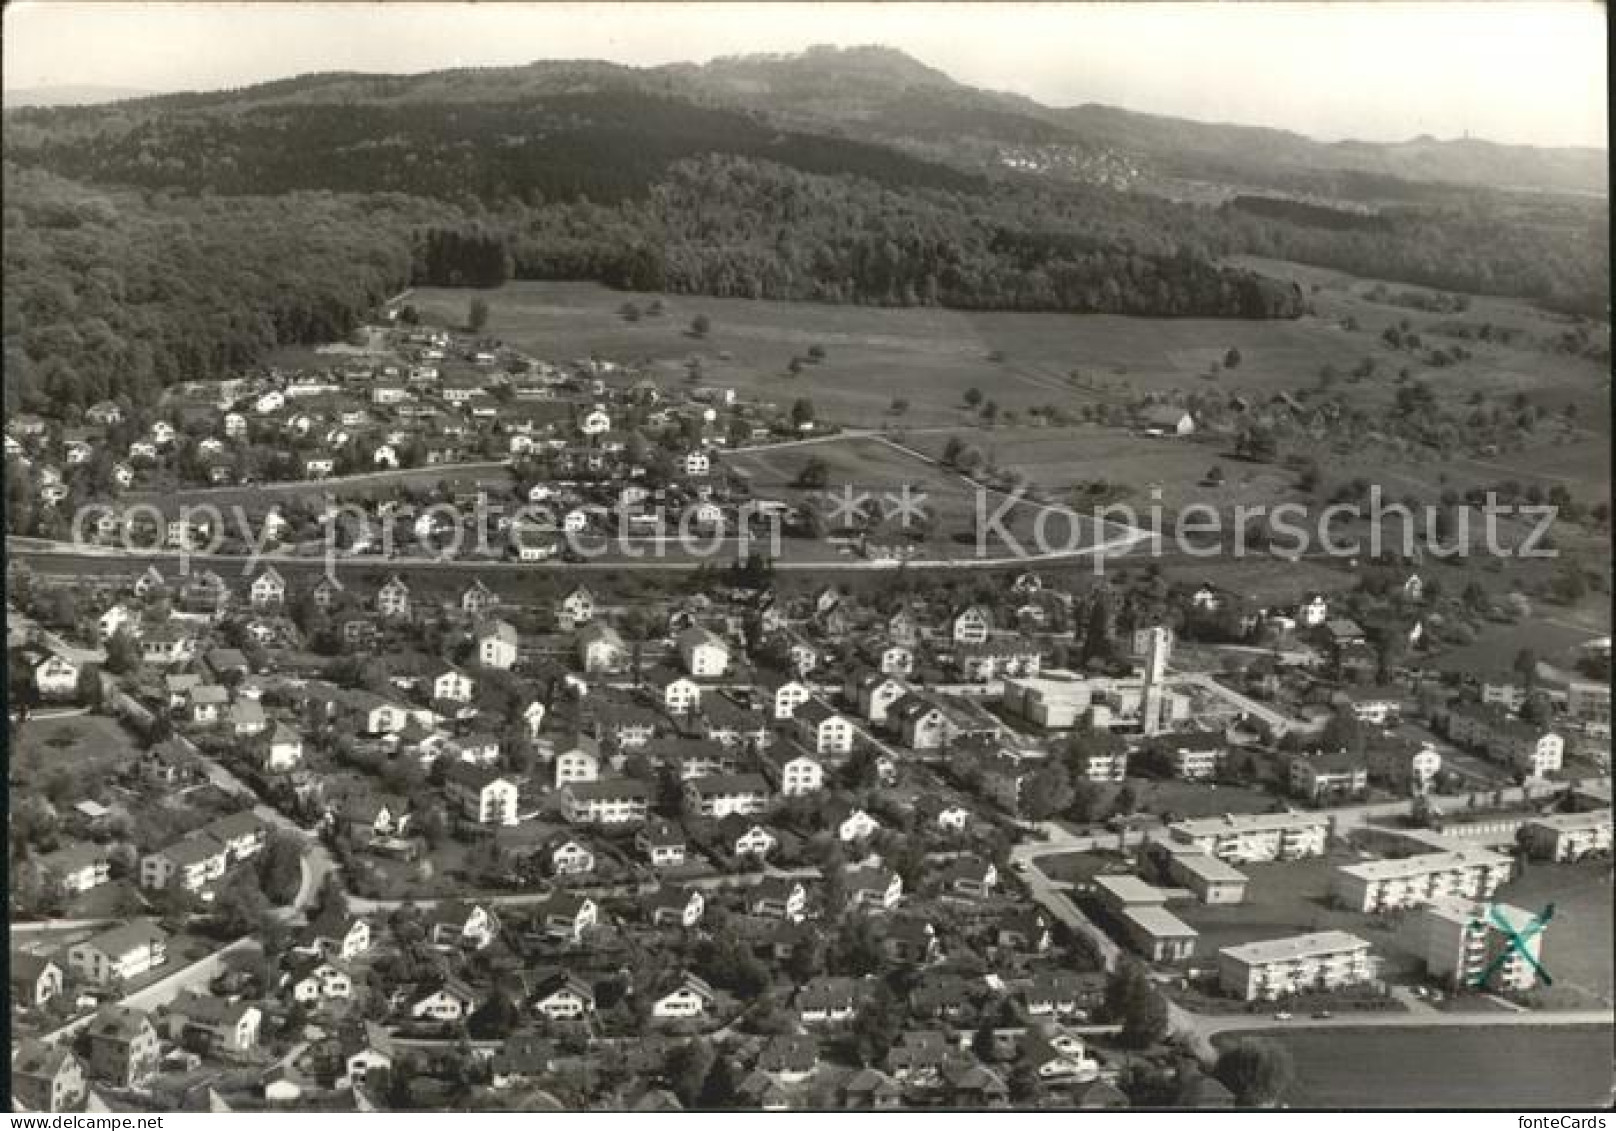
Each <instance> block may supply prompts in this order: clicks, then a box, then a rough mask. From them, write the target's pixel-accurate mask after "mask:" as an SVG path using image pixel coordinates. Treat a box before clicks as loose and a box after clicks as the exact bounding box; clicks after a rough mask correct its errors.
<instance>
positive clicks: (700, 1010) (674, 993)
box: [651, 973, 718, 1019]
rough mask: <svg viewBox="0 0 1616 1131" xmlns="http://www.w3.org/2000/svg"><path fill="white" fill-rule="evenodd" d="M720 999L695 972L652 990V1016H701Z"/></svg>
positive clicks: (677, 1017) (676, 1017) (678, 1017)
mask: <svg viewBox="0 0 1616 1131" xmlns="http://www.w3.org/2000/svg"><path fill="white" fill-rule="evenodd" d="M717 1000H718V998H717V995H715V994H714V993H713V989H712V987H711V986H709V985H708V984H707V983H706V982H704V981H702V980H701V979H700V978H698V977H696V975H694V974H688V973H687V974H683V975H681V976H680V977H679V978H677V979H676V980H675V981H673V982H671V983H669V984H667V985H666V986H664V987H661V988H659V989H655V990H653V991H652V996H651V1016H652V1017H656V1018H663V1019H680V1018H691V1017H701V1016H703V1015H704V1014H706V1013H707V1011H708V1010H710V1009H712V1007H713V1004H714V1003H715V1002H716V1001H717Z"/></svg>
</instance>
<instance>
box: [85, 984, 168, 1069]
mask: <svg viewBox="0 0 1616 1131" xmlns="http://www.w3.org/2000/svg"><path fill="white" fill-rule="evenodd" d="M85 1033H86V1039H87V1040H88V1041H89V1044H90V1075H91V1076H92V1077H93V1078H94V1079H96V1080H104V1081H106V1082H107V1083H108V1084H111V1085H112V1086H113V1087H115V1088H134V1087H138V1086H139V1085H141V1084H142V1083H144V1082H145V1081H146V1080H148V1079H150V1078H151V1077H152V1076H153V1075H155V1074H156V1072H157V1069H158V1067H159V1064H160V1063H161V1062H160V1058H161V1056H162V1050H161V1048H160V1046H159V1044H158V1040H157V1030H156V1029H155V1028H154V1027H153V1026H152V1023H151V1019H150V1018H149V1017H147V1016H146V1015H145V1014H144V1013H142V1012H140V1011H139V1010H136V1009H129V1008H127V1007H124V1006H117V1005H115V1006H108V1007H107V1008H105V1009H103V1010H102V1011H101V1012H100V1013H97V1014H96V1015H95V1019H94V1020H92V1021H91V1022H90V1024H89V1027H88V1028H87V1029H86V1030H85Z"/></svg>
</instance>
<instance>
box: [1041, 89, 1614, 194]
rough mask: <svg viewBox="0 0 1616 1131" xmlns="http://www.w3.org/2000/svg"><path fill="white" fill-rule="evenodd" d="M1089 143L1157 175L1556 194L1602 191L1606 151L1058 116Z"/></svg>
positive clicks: (1135, 117) (1105, 115) (1082, 113)
mask: <svg viewBox="0 0 1616 1131" xmlns="http://www.w3.org/2000/svg"><path fill="white" fill-rule="evenodd" d="M1057 116H1058V117H1059V118H1060V120H1061V121H1062V122H1063V123H1064V124H1065V125H1067V126H1068V127H1069V128H1070V129H1071V130H1072V131H1073V132H1075V133H1076V134H1078V135H1080V136H1082V137H1084V138H1086V139H1088V140H1089V141H1090V143H1092V144H1100V145H1114V146H1120V147H1123V148H1127V149H1130V150H1132V151H1135V152H1137V153H1139V154H1140V155H1141V156H1144V157H1146V158H1148V159H1149V160H1150V161H1151V162H1153V163H1154V164H1155V165H1156V166H1157V167H1159V168H1160V169H1161V170H1162V171H1164V172H1169V173H1176V174H1180V175H1186V176H1202V177H1209V178H1212V179H1216V178H1218V177H1233V178H1247V179H1253V180H1259V181H1260V180H1262V179H1264V178H1269V179H1272V178H1279V179H1281V180H1283V179H1285V178H1287V177H1289V176H1294V175H1296V174H1318V173H1351V174H1358V175H1360V176H1365V177H1385V178H1395V179H1397V180H1404V181H1414V182H1439V183H1448V184H1456V185H1475V186H1484V187H1488V188H1497V189H1536V190H1551V191H1556V192H1598V193H1603V192H1605V191H1606V184H1607V168H1608V167H1607V158H1606V154H1605V151H1604V150H1601V149H1589V148H1569V147H1568V148H1555V149H1551V148H1539V147H1536V146H1529V145H1500V144H1497V143H1495V142H1490V141H1482V140H1479V139H1470V138H1467V139H1463V140H1456V141H1442V140H1438V139H1436V138H1432V137H1419V138H1415V139H1413V140H1411V141H1404V142H1368V141H1340V142H1322V141H1315V140H1313V139H1312V138H1308V137H1304V136H1302V135H1301V134H1298V133H1292V132H1290V131H1288V130H1276V129H1267V128H1264V127H1260V126H1234V125H1220V124H1214V123H1207V122H1195V121H1190V120H1188V119H1185V118H1169V117H1163V116H1160V115H1154V114H1139V113H1135V112H1134V111H1131V110H1119V109H1117V108H1116V107H1113V106H1099V105H1086V106H1078V107H1075V108H1073V109H1070V110H1063V111H1060V112H1059V114H1058V115H1057Z"/></svg>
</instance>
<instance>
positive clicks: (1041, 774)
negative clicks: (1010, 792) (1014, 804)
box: [1021, 758, 1073, 821]
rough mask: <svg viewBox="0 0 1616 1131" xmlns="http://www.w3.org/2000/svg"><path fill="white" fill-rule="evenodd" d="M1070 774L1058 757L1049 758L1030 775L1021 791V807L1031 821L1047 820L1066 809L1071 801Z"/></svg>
mask: <svg viewBox="0 0 1616 1131" xmlns="http://www.w3.org/2000/svg"><path fill="white" fill-rule="evenodd" d="M1072 796H1073V793H1072V776H1071V774H1069V773H1068V772H1067V770H1066V766H1065V765H1064V764H1063V763H1062V762H1060V761H1059V760H1058V759H1055V758H1051V759H1049V760H1048V761H1046V762H1045V763H1044V765H1043V767H1042V768H1040V769H1039V770H1038V772H1037V773H1035V774H1033V775H1032V777H1030V778H1028V779H1027V784H1026V789H1024V790H1023V791H1022V802H1021V809H1022V813H1023V815H1024V816H1026V817H1027V818H1028V819H1029V820H1033V821H1047V820H1048V819H1049V818H1051V817H1053V816H1055V815H1057V814H1059V813H1064V812H1065V811H1066V807H1067V806H1068V805H1070V804H1071V803H1072Z"/></svg>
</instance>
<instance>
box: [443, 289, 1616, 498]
mask: <svg viewBox="0 0 1616 1131" xmlns="http://www.w3.org/2000/svg"><path fill="white" fill-rule="evenodd" d="M1250 265H1252V266H1256V267H1257V268H1258V269H1260V270H1262V271H1264V272H1265V273H1268V274H1270V275H1274V276H1277V277H1282V278H1293V279H1296V280H1297V281H1299V282H1301V283H1302V285H1303V286H1304V287H1305V288H1308V289H1309V290H1311V288H1312V287H1313V286H1314V284H1317V285H1318V287H1319V289H1318V290H1317V291H1316V292H1313V293H1312V295H1311V298H1312V302H1313V304H1314V307H1315V309H1316V314H1315V315H1312V316H1308V317H1304V318H1301V319H1297V320H1295V321H1289V322H1242V321H1232V320H1228V321H1225V320H1208V319H1135V318H1122V317H1115V316H1110V315H1063V314H1033V313H1011V312H970V311H949V310H931V309H907V310H905V309H879V308H869V307H847V306H827V305H818V304H812V303H768V302H751V301H747V300H741V299H711V298H698V297H689V296H660V297H661V301H662V302H663V305H664V308H665V311H666V312H665V313H664V314H663V315H662V316H660V317H656V318H650V317H645V318H641V319H640V320H639V321H638V322H632V323H631V322H628V321H626V320H625V319H624V318H623V317H622V316H621V315H620V314H619V313H618V311H619V309H620V308H621V306H622V305H623V304H624V303H625V302H629V301H633V302H636V303H637V304H638V305H639V306H640V307H641V308H642V309H644V308H645V307H647V306H648V305H649V304H650V302H651V301H652V299H653V298H656V297H658V296H651V295H631V294H626V293H622V292H617V291H612V290H609V289H607V288H604V287H600V286H595V285H592V284H584V283H539V282H520V283H511V284H507V285H506V286H505V287H503V288H501V289H500V290H498V291H496V292H493V293H491V294H489V295H487V296H486V297H487V298H488V301H489V305H490V308H491V315H490V321H489V331H490V332H491V333H493V334H495V335H498V336H500V337H502V338H503V339H504V340H506V341H508V342H511V343H512V344H515V345H517V346H519V347H521V348H525V349H528V350H530V351H532V352H534V353H536V354H538V355H540V356H544V357H551V358H557V359H562V360H566V359H570V358H583V357H588V356H589V355H590V354H592V353H598V354H600V355H601V356H604V357H609V358H616V359H620V360H624V361H645V362H647V363H649V364H650V365H651V366H652V367H653V368H656V369H659V370H661V371H662V372H663V373H664V374H665V375H666V376H667V377H668V378H670V379H673V380H677V379H679V378H680V377H682V376H683V373H684V366H685V363H686V362H687V361H688V360H689V359H691V358H699V359H700V361H701V363H702V366H703V373H704V380H706V381H707V382H708V383H712V384H720V385H727V386H731V387H733V388H735V389H736V390H737V391H738V392H740V393H742V394H743V395H748V396H755V397H759V398H762V399H764V400H769V401H774V402H777V403H780V404H789V403H790V402H791V401H793V400H795V399H796V398H797V397H799V396H807V397H810V398H812V399H813V400H814V402H815V404H816V405H817V406H818V407H819V409H820V411H821V413H823V414H824V415H826V416H827V417H830V418H832V419H837V420H841V421H843V422H845V423H849V424H859V425H865V426H868V425H872V424H875V423H877V422H879V421H880V420H882V419H884V418H885V419H893V420H898V421H901V422H902V423H905V424H908V425H911V426H924V425H945V424H955V423H965V422H968V421H969V420H971V419H973V418H974V414H972V413H970V412H968V411H967V410H966V409H965V407H964V403H963V397H964V394H965V392H966V390H968V389H971V388H976V389H980V390H981V391H982V392H983V393H984V395H985V396H986V397H987V398H988V399H992V400H994V401H996V402H997V403H998V405H999V407H1000V409H1001V410H1009V411H1012V412H1025V411H1026V410H1027V409H1031V408H1037V407H1041V406H1045V405H1051V404H1053V405H1059V406H1062V407H1064V408H1066V409H1072V408H1076V407H1080V406H1081V405H1083V404H1085V403H1095V402H1119V401H1126V400H1128V399H1130V398H1132V397H1135V396H1137V395H1139V394H1142V393H1146V392H1155V393H1172V392H1180V393H1185V394H1189V393H1193V392H1196V391H1197V390H1202V389H1207V388H1212V387H1215V388H1218V389H1221V390H1224V391H1227V392H1229V393H1232V394H1239V395H1242V396H1245V397H1247V398H1248V399H1257V400H1261V399H1265V398H1266V397H1268V396H1271V395H1272V394H1273V393H1276V392H1279V391H1294V390H1296V389H1297V388H1298V387H1304V386H1308V385H1311V384H1312V383H1313V382H1314V381H1315V379H1316V378H1317V376H1318V373H1319V371H1320V369H1321V368H1322V367H1323V366H1324V365H1327V364H1328V365H1333V366H1334V367H1335V368H1336V369H1338V370H1340V371H1342V372H1346V371H1347V370H1350V369H1351V368H1352V367H1353V366H1355V365H1356V364H1357V363H1358V362H1359V361H1361V360H1362V359H1363V358H1365V357H1373V358H1375V359H1376V360H1377V362H1378V363H1379V367H1380V371H1381V373H1382V374H1383V375H1384V376H1382V377H1379V378H1370V379H1367V380H1364V381H1361V382H1356V383H1346V382H1343V383H1342V384H1340V385H1338V386H1337V389H1338V391H1340V392H1341V393H1342V394H1343V395H1345V396H1347V398H1348V400H1349V402H1350V403H1352V404H1354V405H1356V406H1360V407H1362V408H1364V409H1365V410H1366V411H1369V412H1371V413H1374V412H1379V411H1385V410H1386V409H1389V408H1390V406H1391V405H1392V402H1393V398H1394V396H1395V381H1394V380H1393V378H1394V377H1395V374H1396V371H1397V370H1398V369H1399V368H1402V367H1405V366H1406V367H1409V368H1411V369H1413V370H1414V371H1415V373H1416V375H1417V376H1418V377H1419V378H1420V379H1421V380H1423V381H1426V382H1428V383H1429V384H1430V385H1431V387H1432V388H1433V390H1434V391H1435V392H1436V393H1437V395H1438V397H1439V398H1442V399H1443V400H1445V401H1451V402H1452V403H1454V404H1457V405H1462V404H1465V403H1467V401H1468V399H1469V398H1470V396H1471V395H1472V394H1473V393H1476V392H1480V393H1481V394H1482V395H1483V396H1484V397H1488V398H1504V397H1513V396H1514V394H1515V393H1516V392H1517V391H1524V392H1526V393H1527V394H1528V395H1529V396H1530V397H1531V398H1532V399H1533V401H1534V403H1542V404H1543V405H1545V406H1546V407H1548V408H1549V409H1551V410H1553V411H1558V410H1559V409H1561V408H1563V407H1565V406H1568V405H1569V406H1571V408H1572V410H1573V412H1574V413H1575V414H1576V427H1575V429H1574V430H1573V433H1572V434H1571V435H1565V436H1562V435H1555V436H1552V437H1551V436H1548V435H1544V436H1542V437H1540V438H1539V439H1538V440H1536V441H1534V443H1533V445H1532V446H1530V447H1528V448H1526V449H1524V450H1522V451H1519V452H1506V453H1502V454H1500V455H1499V456H1497V457H1495V458H1491V459H1489V460H1487V461H1484V462H1482V463H1479V464H1475V465H1474V466H1465V462H1466V461H1458V462H1457V463H1456V465H1455V466H1454V467H1452V468H1448V469H1447V470H1448V472H1449V474H1450V475H1452V477H1453V478H1454V479H1455V480H1456V481H1464V480H1465V479H1467V478H1468V477H1469V476H1470V475H1474V477H1475V478H1476V480H1477V481H1487V480H1491V479H1496V478H1499V477H1500V476H1514V477H1516V478H1520V479H1522V480H1525V481H1532V480H1537V481H1540V482H1544V483H1549V482H1553V481H1555V479H1556V478H1559V477H1563V478H1566V479H1569V480H1572V481H1574V482H1575V483H1578V484H1580V485H1582V486H1583V487H1585V488H1586V489H1587V490H1589V491H1592V492H1596V493H1599V494H1602V495H1605V496H1606V497H1608V494H1609V485H1608V484H1607V483H1605V482H1604V478H1605V469H1606V468H1607V467H1608V460H1609V425H1608V420H1609V388H1608V381H1607V379H1606V373H1605V369H1604V367H1602V366H1601V365H1599V364H1597V363H1595V362H1593V361H1589V360H1586V359H1582V358H1577V357H1573V356H1569V355H1565V354H1561V353H1558V352H1555V351H1554V350H1553V349H1552V348H1549V346H1548V345H1547V344H1545V343H1548V342H1550V341H1552V339H1553V338H1555V337H1557V336H1558V335H1559V334H1560V333H1562V332H1563V331H1564V330H1565V329H1566V325H1567V324H1566V323H1565V322H1564V321H1563V320H1561V319H1559V318H1557V317H1555V316H1552V315H1548V314H1546V313H1544V312H1541V311H1538V310H1535V309H1534V308H1532V307H1530V306H1528V305H1526V304H1524V303H1520V302H1514V301H1510V300H1504V299H1490V298H1476V299H1474V300H1473V301H1472V303H1471V306H1470V309H1469V310H1468V311H1467V312H1465V313H1462V314H1442V315H1438V314H1426V313H1423V312H1421V311H1415V310H1409V309H1405V308H1402V307H1397V306H1391V305H1388V304H1385V303H1381V302H1374V301H1371V300H1369V299H1367V298H1366V297H1364V292H1365V291H1367V290H1368V288H1369V287H1370V286H1371V285H1372V284H1373V281H1372V280H1362V279H1353V278H1351V277H1349V276H1344V275H1340V274H1338V273H1335V272H1328V271H1319V270H1315V269H1311V268H1307V267H1302V266H1298V265H1296V264H1290V263H1282V262H1276V261H1251V262H1250ZM1392 289H1393V290H1404V289H1410V288H1406V287H1403V286H1401V285H1397V286H1394V287H1393V288H1392ZM413 301H414V303H415V305H416V306H417V308H418V309H420V310H421V312H422V315H423V317H425V318H428V319H432V320H437V321H442V322H445V323H448V324H458V323H459V322H461V321H462V320H463V319H464V317H465V311H466V304H467V301H468V292H466V291H464V290H454V289H435V288H423V289H421V290H418V291H416V292H415V294H414V296H413ZM698 314H705V315H706V316H707V317H708V318H709V319H710V320H711V322H712V328H711V330H710V332H709V333H708V335H707V336H706V337H705V338H702V339H697V338H695V337H693V336H691V335H690V333H689V331H688V328H689V325H690V320H691V319H692V318H694V317H695V316H696V315H698ZM1348 317H1352V318H1356V319H1357V321H1358V324H1359V329H1357V330H1346V329H1343V328H1342V322H1343V321H1344V320H1345V319H1346V318H1348ZM1404 318H1407V319H1408V320H1409V322H1410V323H1411V325H1412V327H1413V329H1414V330H1415V331H1416V332H1420V333H1422V335H1423V336H1424V337H1425V338H1426V340H1427V341H1428V342H1430V343H1432V344H1452V342H1454V341H1455V340H1456V339H1450V338H1445V337H1442V336H1440V335H1438V334H1436V333H1433V332H1432V330H1433V327H1434V326H1436V325H1437V324H1439V323H1446V324H1454V325H1467V326H1471V327H1479V326H1480V325H1482V324H1483V323H1491V324H1493V325H1495V326H1507V327H1511V328H1514V329H1516V330H1518V331H1520V332H1521V333H1522V335H1523V338H1522V339H1521V340H1520V341H1518V342H1516V343H1514V344H1512V345H1509V346H1505V345H1501V344H1496V343H1487V342H1481V341H1477V340H1474V339H1472V340H1469V341H1465V342H1464V343H1463V344H1464V345H1465V347H1466V348H1467V349H1469V350H1470V351H1471V352H1472V354H1473V356H1472V357H1471V358H1470V359H1469V360H1467V361H1464V362H1460V363H1458V364H1454V365H1450V366H1446V367H1443V368H1439V369H1433V368H1429V367H1427V366H1424V365H1422V364H1421V363H1420V362H1419V361H1417V360H1416V359H1415V358H1413V357H1412V356H1411V355H1409V354H1407V353H1399V352H1397V351H1393V350H1391V349H1390V348H1389V347H1387V346H1385V345H1384V344H1383V343H1382V342H1381V341H1380V333H1381V331H1382V330H1383V329H1385V328H1386V327H1387V326H1388V325H1392V324H1394V323H1397V322H1400V321H1401V320H1402V319H1404ZM814 345H819V346H822V347H823V348H824V350H825V359H824V360H823V361H822V362H819V363H817V364H808V365H806V366H805V367H804V369H803V371H802V374H801V375H800V376H798V377H795V378H793V377H790V376H789V375H788V374H787V369H786V367H787V365H788V363H789V362H790V361H791V359H792V358H793V357H805V356H806V354H807V351H808V349H809V348H810V347H811V346H814ZM1231 347H1232V348H1235V349H1238V350H1239V352H1240V355H1241V360H1240V364H1239V365H1238V367H1237V368H1234V369H1226V370H1224V371H1223V372H1222V373H1221V374H1220V375H1219V376H1218V377H1217V378H1216V380H1215V382H1214V381H1212V380H1209V379H1208V378H1207V376H1206V374H1207V372H1208V369H1209V367H1210V365H1211V363H1212V362H1214V361H1219V360H1221V359H1222V358H1223V356H1224V355H1225V353H1226V352H1227V351H1228V350H1229V349H1230V348H1231ZM1074 371H1076V372H1077V373H1078V376H1077V377H1076V378H1075V379H1074V378H1073V377H1072V374H1073V372H1074ZM899 398H902V399H905V400H907V401H908V402H909V408H908V410H907V411H906V412H905V413H904V414H903V415H902V416H901V417H890V416H889V415H888V413H889V408H890V406H891V404H892V402H893V401H894V400H895V399H899ZM1347 454H1352V453H1347ZM1357 455H1358V456H1359V457H1361V458H1363V459H1364V460H1365V462H1366V466H1369V467H1372V468H1375V469H1377V470H1379V471H1381V472H1382V473H1394V472H1396V471H1397V470H1398V469H1395V468H1389V467H1387V466H1386V465H1385V463H1384V461H1383V460H1382V459H1381V458H1380V456H1381V453H1369V452H1360V453H1357ZM1204 470H1205V468H1196V469H1195V474H1197V475H1199V474H1200V473H1201V472H1202V471H1204ZM1226 470H1227V469H1226ZM1415 477H1416V478H1418V476H1415ZM1399 489H1401V488H1399Z"/></svg>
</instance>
